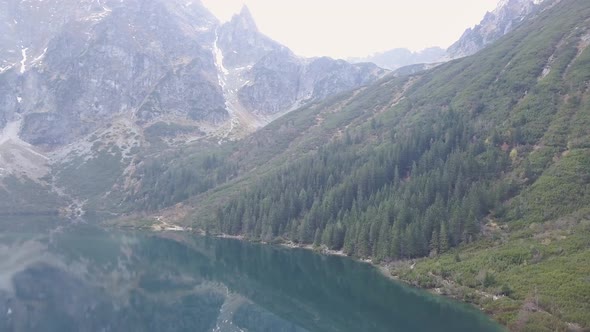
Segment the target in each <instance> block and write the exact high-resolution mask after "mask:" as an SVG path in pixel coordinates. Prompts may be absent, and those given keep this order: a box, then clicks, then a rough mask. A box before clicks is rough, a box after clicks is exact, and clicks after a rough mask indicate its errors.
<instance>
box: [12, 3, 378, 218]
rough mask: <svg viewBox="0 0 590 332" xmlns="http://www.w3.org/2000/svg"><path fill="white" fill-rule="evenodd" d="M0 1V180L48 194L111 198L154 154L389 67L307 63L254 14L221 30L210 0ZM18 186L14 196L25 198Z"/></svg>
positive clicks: (221, 137)
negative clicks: (259, 24)
mask: <svg viewBox="0 0 590 332" xmlns="http://www.w3.org/2000/svg"><path fill="white" fill-rule="evenodd" d="M0 8H1V9H2V13H0V15H1V17H2V18H3V20H2V23H0V32H1V34H2V37H0V68H1V69H0V106H1V107H0V128H4V130H3V137H4V138H3V139H2V148H3V149H5V150H6V151H9V152H10V153H7V154H4V153H3V154H2V155H3V156H5V157H4V158H1V159H0V168H2V173H1V174H0V177H2V178H6V179H8V178H12V177H16V179H17V180H18V181H13V182H14V183H15V184H18V183H19V182H23V183H29V182H30V183H32V184H33V187H35V188H37V189H38V190H39V192H44V193H45V194H46V195H47V196H48V197H51V201H55V199H54V198H55V197H54V196H56V195H57V196H60V197H61V200H62V201H70V202H71V201H79V202H80V204H82V205H84V201H86V200H95V201H111V200H110V199H108V196H109V194H110V193H111V192H112V191H116V190H117V189H118V187H119V186H121V185H122V184H124V183H126V182H127V180H128V177H129V175H130V174H132V173H133V170H134V167H135V166H134V165H135V164H137V163H139V162H140V161H141V160H142V159H143V158H144V156H145V155H155V154H159V153H162V151H163V150H166V149H169V148H172V149H175V148H177V147H178V146H182V145H184V144H187V143H189V142H194V141H196V140H203V141H210V142H215V143H218V142H223V141H227V140H234V139H238V138H240V137H243V136H245V135H247V134H249V133H251V132H253V131H255V130H257V129H259V128H260V127H262V126H264V125H266V124H267V123H268V122H269V121H270V120H272V119H274V118H275V117H278V116H279V115H282V114H285V113H286V112H289V111H291V110H293V109H295V108H296V107H298V106H301V105H303V104H305V103H307V102H311V101H314V100H319V99H321V98H325V97H326V96H328V95H330V94H333V93H338V92H342V91H346V90H350V89H354V88H358V87H359V86H362V85H365V84H368V83H371V82H373V81H375V80H376V79H378V78H379V77H381V76H382V75H383V74H384V73H385V71H384V70H383V69H380V68H378V67H377V66H375V65H367V64H365V65H351V64H348V63H345V62H342V61H336V60H332V59H327V58H325V59H304V58H300V57H297V56H295V55H294V54H292V53H291V52H290V51H289V50H288V49H287V48H286V47H285V46H282V45H280V44H278V43H276V42H274V41H272V40H270V39H269V38H267V37H266V36H264V35H263V34H262V33H260V32H259V31H258V29H257V28H256V25H255V23H254V20H253V18H252V16H251V14H250V13H249V11H248V9H247V8H245V9H244V10H242V12H241V13H240V14H238V15H236V16H235V17H234V19H233V20H232V21H231V22H228V23H226V24H223V25H222V24H220V23H219V22H218V20H217V19H216V18H215V17H214V16H213V15H212V14H210V13H209V11H208V10H207V9H206V8H205V7H203V5H202V4H201V3H200V2H199V1H192V2H183V1H162V0H147V1H139V0H130V1H124V2H121V1H114V0H113V1H111V0H101V1H90V0H88V1H87V0H67V1H63V2H62V1H40V0H38V1H37V0H31V1H16V0H3V1H1V2H0ZM247 53H248V54H247ZM236 55H237V56H236ZM318 63H319V64H320V65H317V64H318ZM285 71H288V74H289V76H284V75H283V74H285ZM4 143H6V144H4ZM8 143H10V144H8ZM11 155H15V156H17V157H16V158H8V156H11ZM91 170H94V171H96V170H100V174H101V175H97V176H89V175H88V172H90V171H91ZM105 177H106V178H105ZM74 179H75V180H74ZM113 186H115V187H113ZM6 188H7V187H6ZM11 188H12V189H11V190H9V191H7V192H6V195H7V196H10V195H16V196H18V197H19V199H18V200H19V201H20V200H22V201H23V202H26V201H27V197H20V196H19V195H20V194H19V193H18V192H19V190H15V188H14V187H12V186H11ZM93 188H94V189H93ZM97 188H100V190H98V189H97ZM73 197H76V199H74V198H73ZM118 199H119V198H118V197H117V198H113V199H112V201H117V200H118ZM29 205H30V204H25V205H24V206H27V208H26V209H29ZM60 205H61V204H60ZM66 205H69V203H68V204H66ZM90 205H92V204H90ZM58 207H63V206H55V207H54V211H56V210H57V208H58ZM79 207H80V206H77V207H76V208H75V209H76V210H78V208H79ZM14 209H17V208H16V207H14ZM14 209H11V211H12V210H14ZM26 209H25V208H23V209H22V211H21V212H25V210H26ZM105 209H106V208H105ZM17 210H18V209H17ZM0 213H2V210H1V209H0Z"/></svg>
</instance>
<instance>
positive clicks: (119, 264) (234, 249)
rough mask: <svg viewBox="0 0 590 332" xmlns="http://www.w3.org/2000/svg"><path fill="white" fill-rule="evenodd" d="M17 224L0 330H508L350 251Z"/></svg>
mask: <svg viewBox="0 0 590 332" xmlns="http://www.w3.org/2000/svg"><path fill="white" fill-rule="evenodd" d="M0 225H3V224H2V223H0ZM10 225H11V226H10V227H6V223H5V224H4V225H3V227H4V230H3V232H2V233H0V331H269V332H270V331H273V332H274V331H344V332H347V331H351V332H352V331H354V332H358V331H501V330H502V329H501V328H500V327H499V326H498V325H496V324H495V323H493V322H492V321H491V320H490V319H489V318H487V317H486V316H485V315H483V314H482V313H480V312H479V311H478V310H476V309H474V308H472V307H469V306H466V305H463V304H460V303H457V302H454V301H450V300H448V299H445V298H441V297H435V296H432V295H430V294H428V293H426V292H423V291H420V290H415V289H412V288H409V287H406V286H404V285H400V284H397V283H395V282H392V281H390V280H388V279H386V278H385V277H383V276H382V275H381V274H380V273H379V272H378V271H376V269H374V268H372V267H371V266H369V265H366V264H361V263H357V262H354V261H352V260H350V259H347V258H341V257H327V256H321V255H317V254H314V253H312V252H310V251H306V250H290V249H284V248H277V247H272V246H264V245H255V244H249V243H244V242H240V241H235V240H227V239H213V238H205V237H198V236H193V235H188V234H179V233H168V234H166V233H159V234H149V233H127V232H113V231H104V230H100V229H97V228H93V227H86V226H76V227H73V226H70V227H57V229H56V224H55V223H53V222H49V221H48V222H44V223H41V224H39V221H35V224H34V225H42V226H39V227H31V226H30V225H26V224H25V225H21V226H19V225H20V224H15V223H11V224H10ZM33 228H37V230H36V231H31V229H33Z"/></svg>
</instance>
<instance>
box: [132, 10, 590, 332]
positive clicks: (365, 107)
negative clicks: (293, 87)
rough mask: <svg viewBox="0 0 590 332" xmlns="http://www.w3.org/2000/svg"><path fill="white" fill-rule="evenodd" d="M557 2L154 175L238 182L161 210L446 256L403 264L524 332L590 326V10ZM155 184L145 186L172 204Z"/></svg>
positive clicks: (180, 217)
mask: <svg viewBox="0 0 590 332" xmlns="http://www.w3.org/2000/svg"><path fill="white" fill-rule="evenodd" d="M546 6H547V7H545V9H544V10H541V11H540V12H539V13H538V14H537V16H536V18H535V19H533V20H530V21H526V22H524V23H523V24H521V25H520V26H519V27H518V28H516V29H515V30H514V31H513V32H511V33H509V34H508V35H506V36H505V37H504V38H501V39H500V40H499V41H498V42H497V43H495V44H494V45H493V46H491V47H489V48H487V49H485V50H483V51H481V52H480V53H478V54H476V55H475V56H471V57H467V58H464V59H461V60H456V61H451V62H449V63H447V64H444V65H441V66H438V67H436V68H434V69H432V70H428V71H426V72H423V73H419V74H416V75H411V76H404V77H399V78H396V77H388V78H386V79H383V80H382V81H380V82H378V83H376V84H374V85H372V86H370V87H367V88H364V89H361V90H357V91H355V92H352V93H348V94H343V95H340V96H338V97H337V98H333V99H330V100H327V101H325V102H323V103H316V104H312V105H309V106H307V107H305V108H303V109H301V110H299V111H298V112H295V113H291V114H289V115H287V116H285V117H282V118H281V119H279V120H277V121H275V122H273V123H272V124H270V125H269V126H267V127H266V128H264V129H263V130H261V131H260V132H258V133H256V134H254V135H252V136H251V137H249V138H248V139H246V140H244V141H243V142H240V143H237V144H236V145H235V146H232V147H228V148H227V150H218V151H217V152H215V153H212V154H209V155H208V156H207V157H202V158H203V159H201V161H200V162H198V161H197V162H195V160H194V159H193V160H191V159H190V158H189V157H185V158H182V157H181V158H179V159H177V160H175V163H174V164H173V165H171V164H162V163H160V167H161V168H155V170H156V171H151V172H145V173H144V174H145V175H146V176H144V177H143V180H142V181H140V182H138V183H139V186H140V187H141V186H142V184H148V183H158V184H162V183H165V182H167V183H171V182H170V181H166V179H177V177H175V176H174V174H175V173H176V174H182V176H184V177H185V178H187V179H190V178H191V177H195V176H194V175H193V174H195V172H199V171H202V172H204V173H205V172H206V174H211V177H208V178H206V179H210V180H211V181H214V180H213V179H219V177H221V178H223V179H227V178H230V179H231V178H234V179H233V180H231V181H230V182H229V184H226V185H223V186H219V187H217V188H215V189H213V190H210V191H208V192H207V193H205V194H202V195H200V196H195V197H194V198H192V199H189V200H188V201H185V202H184V203H183V205H182V206H177V207H176V208H174V209H170V210H168V211H164V213H162V217H163V218H164V219H166V220H168V221H170V222H179V223H186V224H189V225H193V226H196V227H201V228H204V229H208V230H209V231H214V232H222V233H226V234H231V235H242V236H245V237H246V238H252V239H261V240H264V241H290V242H294V243H299V244H301V245H315V246H323V247H325V248H327V249H332V250H341V251H343V252H344V253H346V254H349V255H353V256H356V257H360V258H371V259H372V260H373V261H374V262H391V261H397V260H400V259H401V260H404V259H412V258H420V257H424V256H429V255H431V256H432V257H434V258H432V259H431V260H420V261H419V262H418V263H417V265H416V266H415V267H414V269H413V268H410V264H408V265H407V269H406V268H404V264H403V263H402V264H400V265H394V272H395V273H396V274H397V275H398V276H400V277H402V278H404V279H406V280H412V281H413V282H415V283H416V284H417V285H420V286H422V287H432V288H439V289H440V288H443V289H444V291H445V292H448V293H451V294H452V295H455V296H460V297H461V298H462V299H465V300H468V301H473V302H475V303H477V304H478V305H480V306H482V307H484V308H485V310H487V311H488V312H490V313H491V314H493V315H494V316H495V317H496V318H497V319H498V320H500V321H501V322H503V323H504V324H506V325H509V326H510V327H511V328H512V329H514V330H535V331H538V330H543V329H547V330H565V329H567V328H568V326H569V327H570V328H575V327H580V328H581V329H583V328H588V327H590V317H589V316H588V314H587V313H588V312H590V308H589V307H588V303H590V301H588V296H590V284H588V282H587V280H586V279H585V278H587V275H588V272H589V271H588V268H587V267H588V266H590V265H589V264H588V259H589V258H590V246H589V243H588V238H589V237H588V235H589V232H590V229H589V228H588V221H587V220H588V210H589V209H590V207H589V206H588V195H589V194H590V191H589V188H590V185H589V177H588V174H587V173H588V169H590V167H589V166H590V165H589V160H590V159H589V158H590V155H589V151H590V150H588V142H589V139H590V137H588V130H587V128H588V126H587V121H588V119H589V117H590V115H589V114H590V113H588V112H589V111H590V108H589V105H590V104H589V101H590V95H589V90H588V87H589V85H590V83H589V82H590V71H589V68H590V67H589V66H588V61H590V48H588V46H589V45H590V43H589V42H588V41H589V40H590V37H589V36H590V21H589V20H588V18H589V17H590V7H589V6H588V4H587V2H586V1H584V0H563V1H561V2H559V3H556V4H547V5H546ZM183 165H184V166H183ZM188 165H190V167H186V166H188ZM180 170H182V172H180ZM216 177H217V178H216ZM181 178H182V177H181ZM196 178H198V177H196ZM143 181H145V182H143ZM173 183H174V184H175V186H168V187H167V188H166V190H168V192H171V193H175V192H176V191H177V190H178V191H179V192H182V193H184V194H185V196H184V197H188V196H191V195H192V194H194V193H195V192H192V193H191V192H190V191H183V190H185V189H187V186H188V184H185V183H186V181H182V180H180V181H175V182H173ZM149 188H152V187H151V186H149V185H148V186H147V187H145V188H144V189H143V190H141V191H140V192H141V194H140V195H136V196H132V197H133V199H136V200H137V202H144V203H148V204H147V205H148V206H152V207H154V206H156V207H157V202H158V201H159V200H158V198H157V197H154V196H153V195H151V193H150V189H149ZM158 192H161V190H158ZM164 192H166V191H164ZM197 192H200V191H197ZM170 203H173V202H170ZM148 222H149V221H148ZM490 252H492V253H494V254H490ZM450 261H453V262H454V263H452V264H451V263H450ZM418 272H421V273H418ZM547 273H549V275H546V274H547ZM564 280H567V283H564ZM568 324H569V325H568Z"/></svg>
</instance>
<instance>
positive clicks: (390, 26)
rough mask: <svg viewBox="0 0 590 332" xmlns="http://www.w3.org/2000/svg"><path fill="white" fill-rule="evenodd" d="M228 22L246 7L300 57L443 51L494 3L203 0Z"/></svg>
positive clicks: (261, 26) (265, 30)
mask: <svg viewBox="0 0 590 332" xmlns="http://www.w3.org/2000/svg"><path fill="white" fill-rule="evenodd" d="M202 2H203V4H204V5H205V6H206V7H207V8H209V9H210V10H211V11H212V12H213V13H214V14H215V15H216V16H217V17H218V18H219V19H220V20H222V21H227V20H229V19H230V18H231V16H232V15H233V14H234V13H236V12H238V11H239V10H240V8H241V7H242V5H243V4H246V5H247V6H248V8H250V11H251V12H252V15H253V16H254V19H255V20H256V23H257V24H258V27H259V29H260V30H261V31H262V32H263V33H264V34H266V35H267V36H269V37H271V38H273V39H274V40H276V41H278V42H281V43H282V44H284V45H286V46H288V47H289V48H291V49H292V50H293V51H294V52H295V53H297V54H299V55H304V56H318V55H328V56H332V57H341V58H345V57H352V56H365V55H368V54H371V53H374V52H380V51H385V50H388V49H391V48H396V47H406V48H409V49H411V50H420V49H423V48H426V47H430V46H441V47H444V48H446V47H448V46H449V45H451V44H452V43H453V42H454V41H456V40H457V39H459V37H460V36H461V34H462V33H463V31H464V30H465V29H466V28H468V27H471V26H473V25H475V24H477V23H479V21H480V20H481V19H482V18H483V16H484V14H485V13H486V11H491V10H493V9H494V8H495V7H496V4H497V2H498V0H202Z"/></svg>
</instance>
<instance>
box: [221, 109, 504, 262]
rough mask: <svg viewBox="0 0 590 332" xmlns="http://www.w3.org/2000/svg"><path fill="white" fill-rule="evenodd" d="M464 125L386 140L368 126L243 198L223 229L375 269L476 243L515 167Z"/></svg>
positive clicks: (457, 120) (443, 121) (453, 115)
mask: <svg viewBox="0 0 590 332" xmlns="http://www.w3.org/2000/svg"><path fill="white" fill-rule="evenodd" d="M463 117H464V116H463V115H461V114H460V113H458V112H454V111H452V110H447V111H442V112H441V114H439V115H437V116H433V117H432V118H431V120H422V121H423V123H421V124H419V125H416V126H413V128H415V129H413V130H412V131H410V132H403V133H399V134H398V133H396V132H395V131H394V130H391V131H389V132H388V135H385V136H383V135H381V136H380V135H379V134H378V133H382V132H383V131H384V130H385V132H387V130H386V129H385V128H382V127H381V126H380V124H379V123H378V121H371V123H370V124H368V125H367V126H365V127H363V128H362V129H361V130H358V131H356V132H354V133H351V132H347V133H345V134H344V135H343V136H344V137H342V138H341V139H339V140H337V141H335V142H333V143H330V144H327V145H325V146H324V147H322V148H320V150H319V151H318V152H317V153H315V154H313V155H310V156H307V157H305V158H303V159H301V160H299V161H297V162H295V163H292V164H289V165H286V166H284V167H282V168H281V169H279V170H277V171H276V172H275V173H274V174H272V175H270V176H266V177H265V178H264V179H263V180H261V181H257V182H256V183H255V184H253V185H252V186H250V187H249V189H248V190H246V191H245V192H243V193H242V194H240V195H236V197H237V198H235V199H233V200H231V201H230V203H229V204H227V205H226V206H225V207H223V208H220V209H219V211H218V212H217V216H216V226H217V227H218V229H219V230H220V231H221V232H223V233H227V234H231V235H238V234H241V235H245V236H247V237H249V238H254V239H261V240H265V241H273V240H275V239H277V238H282V239H285V240H290V241H294V242H298V243H303V244H312V243H313V244H314V245H324V246H326V247H328V248H330V249H333V250H343V251H344V252H345V253H347V254H349V255H355V256H358V257H373V258H374V259H377V260H386V259H398V258H411V257H420V256H425V255H428V254H429V253H431V252H437V253H441V252H445V251H446V250H448V249H449V248H451V247H453V246H456V245H458V244H460V243H465V242H470V241H473V240H474V239H476V238H477V236H478V234H479V233H480V225H481V222H482V220H483V219H484V218H485V217H486V216H487V215H488V214H489V213H490V211H491V210H493V209H496V208H499V207H500V206H501V204H500V203H501V202H502V200H503V199H505V198H506V196H507V194H509V192H510V190H511V188H510V186H508V185H506V184H504V182H500V181H497V179H498V177H499V176H500V175H501V174H502V172H503V171H505V170H506V169H507V167H509V166H510V158H509V155H508V152H506V151H503V150H502V149H501V148H500V147H499V146H498V145H497V144H494V143H495V142H494V141H493V140H492V139H487V138H486V137H479V136H477V135H476V134H475V132H474V130H473V129H472V128H471V127H470V126H469V125H467V123H468V121H466V120H465V119H463ZM434 119H436V120H434ZM384 137H385V138H384ZM361 142H363V144H361ZM366 142H371V143H370V144H366Z"/></svg>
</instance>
